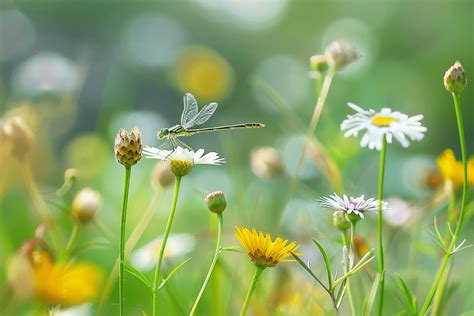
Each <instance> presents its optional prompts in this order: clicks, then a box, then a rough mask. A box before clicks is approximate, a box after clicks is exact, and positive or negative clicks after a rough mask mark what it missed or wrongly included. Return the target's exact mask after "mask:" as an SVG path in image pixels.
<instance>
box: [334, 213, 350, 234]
mask: <svg viewBox="0 0 474 316" xmlns="http://www.w3.org/2000/svg"><path fill="white" fill-rule="evenodd" d="M332 222H333V224H334V226H335V227H336V228H337V229H339V230H340V231H346V230H348V229H349V228H350V227H351V223H350V222H349V221H348V220H347V219H346V212H344V211H336V212H334V214H332Z"/></svg>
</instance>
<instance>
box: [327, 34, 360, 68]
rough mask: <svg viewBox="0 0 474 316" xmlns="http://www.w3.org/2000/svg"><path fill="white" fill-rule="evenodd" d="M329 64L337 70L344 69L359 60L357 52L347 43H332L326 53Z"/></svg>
mask: <svg viewBox="0 0 474 316" xmlns="http://www.w3.org/2000/svg"><path fill="white" fill-rule="evenodd" d="M324 53H325V55H326V57H327V60H328V62H329V63H331V64H333V65H334V66H335V67H336V69H342V68H344V67H346V66H347V65H349V64H352V63H353V62H355V61H356V60H357V59H359V53H358V52H357V50H356V49H355V48H354V47H353V46H352V45H351V44H350V43H349V42H346V41H335V42H332V43H331V44H330V45H329V46H328V48H326V51H325V52H324Z"/></svg>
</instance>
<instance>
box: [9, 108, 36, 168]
mask: <svg viewBox="0 0 474 316" xmlns="http://www.w3.org/2000/svg"><path fill="white" fill-rule="evenodd" d="M2 134H3V136H2V138H4V139H6V140H7V141H9V142H10V143H11V146H12V147H11V153H12V155H13V157H15V158H17V159H18V160H22V159H24V158H25V156H26V155H27V154H29V153H30V152H31V149H32V148H33V145H34V143H35V138H34V135H33V132H32V131H31V129H30V128H29V126H28V125H27V123H26V121H25V120H24V119H23V118H22V117H20V116H13V117H10V118H9V119H7V121H6V122H5V124H4V125H3V132H2Z"/></svg>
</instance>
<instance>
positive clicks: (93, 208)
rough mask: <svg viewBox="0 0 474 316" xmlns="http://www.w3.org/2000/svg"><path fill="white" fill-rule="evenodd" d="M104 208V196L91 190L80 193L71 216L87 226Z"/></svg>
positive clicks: (73, 203)
mask: <svg viewBox="0 0 474 316" xmlns="http://www.w3.org/2000/svg"><path fill="white" fill-rule="evenodd" d="M101 206H102V196H101V195H100V193H99V192H97V191H95V190H92V189H91V188H84V189H82V190H81V191H79V192H78V193H77V194H76V196H75V197H74V200H73V201H72V207H71V216H72V217H73V218H74V220H75V221H76V222H78V223H80V224H87V223H89V222H90V221H92V220H93V219H94V217H95V216H96V214H97V212H98V211H99V209H100V207H101Z"/></svg>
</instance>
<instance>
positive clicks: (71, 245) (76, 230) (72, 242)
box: [63, 223, 81, 260]
mask: <svg viewBox="0 0 474 316" xmlns="http://www.w3.org/2000/svg"><path fill="white" fill-rule="evenodd" d="M80 232H81V227H80V226H79V225H78V224H77V223H74V226H73V227H72V232H71V236H70V237H69V241H68V243H67V246H66V250H65V251H64V257H63V258H64V260H67V259H68V258H69V256H70V255H71V253H72V252H73V251H74V249H75V248H76V245H77V241H78V240H79V235H80Z"/></svg>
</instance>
